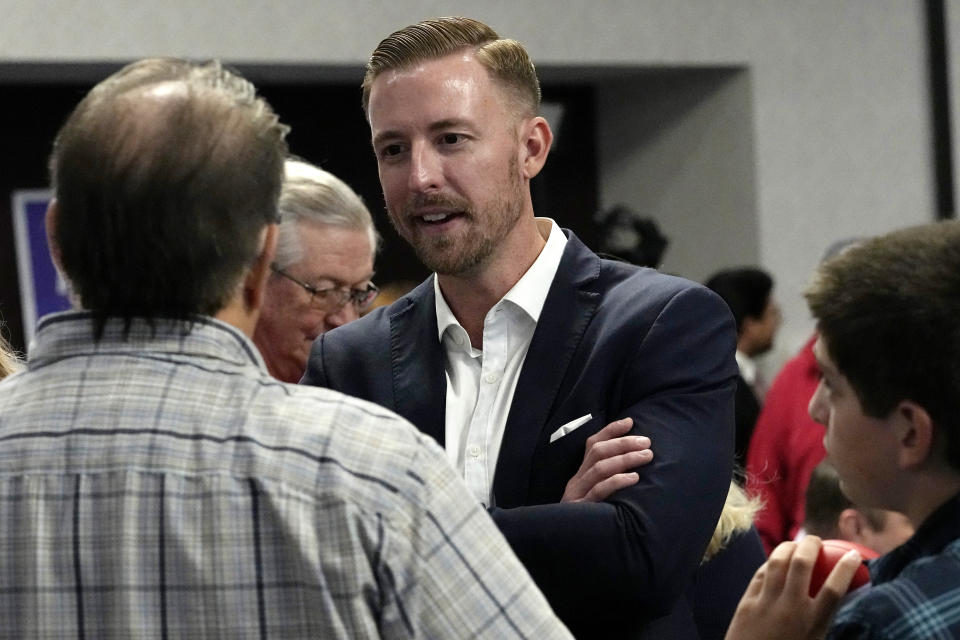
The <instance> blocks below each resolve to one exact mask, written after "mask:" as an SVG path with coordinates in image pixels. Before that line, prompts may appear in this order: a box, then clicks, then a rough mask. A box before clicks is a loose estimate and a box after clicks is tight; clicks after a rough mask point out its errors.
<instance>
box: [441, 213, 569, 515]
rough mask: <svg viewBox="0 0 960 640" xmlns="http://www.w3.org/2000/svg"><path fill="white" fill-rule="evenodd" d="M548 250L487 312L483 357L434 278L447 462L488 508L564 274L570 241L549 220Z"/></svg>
mask: <svg viewBox="0 0 960 640" xmlns="http://www.w3.org/2000/svg"><path fill="white" fill-rule="evenodd" d="M537 227H538V229H539V231H540V234H541V235H542V236H544V238H546V245H544V247H543V250H542V251H541V252H540V255H539V256H537V259H536V260H535V261H534V263H533V264H532V265H531V266H530V268H529V269H528V270H527V272H526V273H525V274H524V275H523V277H522V278H520V280H519V281H518V282H517V283H516V284H515V285H514V286H513V288H512V289H510V291H508V292H507V293H506V295H504V296H503V298H501V299H500V301H499V302H497V304H495V305H494V306H493V307H492V308H491V309H490V311H488V312H487V315H486V317H485V318H484V321H483V349H482V350H480V349H475V348H473V346H472V345H471V344H470V336H469V335H467V331H466V329H464V328H463V326H461V324H460V323H459V322H458V321H457V319H456V317H455V316H454V315H453V312H452V311H451V310H450V307H449V306H448V305H447V302H446V300H444V298H443V294H442V293H441V292H440V285H439V283H438V281H437V278H436V276H434V280H433V287H434V292H435V294H436V307H437V329H438V331H439V336H440V341H441V342H442V343H443V349H444V353H445V355H446V358H445V362H444V368H445V370H446V375H447V397H446V431H445V434H444V438H445V440H446V449H447V456H448V457H449V458H450V461H451V462H452V463H453V465H454V467H456V469H457V470H458V471H459V472H460V474H461V475H462V476H463V479H464V481H465V482H466V484H467V488H469V489H470V491H471V493H473V495H475V496H476V497H477V500H479V501H480V502H481V503H482V504H484V505H485V506H489V505H492V504H493V474H494V471H495V470H496V468H497V457H498V455H499V453H500V443H501V441H502V440H503V432H504V428H505V427H506V424H507V415H508V414H509V412H510V405H511V403H512V401H513V392H514V390H515V389H516V386H517V379H518V378H519V377H520V369H521V368H522V367H523V361H524V359H525V358H526V356H527V349H528V348H529V347H530V340H531V339H532V338H533V332H534V331H535V330H536V328H537V321H538V320H539V319H540V312H541V311H542V310H543V303H544V301H545V300H546V298H547V292H548V291H549V289H550V285H551V283H552V282H553V277H554V275H556V273H557V268H558V267H559V266H560V258H561V256H562V255H563V249H564V246H565V245H566V243H567V237H566V236H565V235H563V232H562V231H561V230H560V227H559V226H557V224H556V223H555V222H554V221H553V220H551V219H549V218H537Z"/></svg>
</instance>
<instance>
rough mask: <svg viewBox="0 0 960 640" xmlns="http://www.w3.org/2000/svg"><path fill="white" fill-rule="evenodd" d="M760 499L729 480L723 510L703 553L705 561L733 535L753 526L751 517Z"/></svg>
mask: <svg viewBox="0 0 960 640" xmlns="http://www.w3.org/2000/svg"><path fill="white" fill-rule="evenodd" d="M760 506H761V503H760V500H759V499H758V498H752V497H750V496H748V495H747V494H746V492H745V491H744V490H743V489H742V488H741V487H740V485H738V484H737V483H736V482H734V481H731V482H730V488H729V489H728V490H727V500H726V502H724V503H723V511H722V512H721V513H720V519H719V520H718V521H717V527H716V528H715V529H714V530H713V537H712V538H710V544H708V545H707V550H706V552H705V553H704V554H703V560H702V562H703V563H705V562H707V561H708V560H710V559H711V558H712V557H713V556H715V555H717V553H719V552H720V551H721V550H722V549H723V548H724V547H726V546H727V544H728V543H729V542H730V540H732V539H733V538H734V536H736V535H738V534H740V533H743V532H744V531H747V530H748V529H749V528H750V527H751V526H753V517H754V515H756V513H757V511H759V510H760Z"/></svg>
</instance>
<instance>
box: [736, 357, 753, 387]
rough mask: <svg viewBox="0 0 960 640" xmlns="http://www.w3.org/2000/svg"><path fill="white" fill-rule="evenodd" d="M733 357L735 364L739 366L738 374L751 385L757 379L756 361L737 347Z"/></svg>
mask: <svg viewBox="0 0 960 640" xmlns="http://www.w3.org/2000/svg"><path fill="white" fill-rule="evenodd" d="M734 357H735V358H736V359H737V366H738V367H739V368H740V375H741V376H742V377H743V379H744V381H745V382H746V383H747V384H749V385H752V384H754V383H756V381H757V363H756V362H754V361H753V359H752V358H751V357H750V356H748V355H747V354H745V353H743V352H742V351H740V350H739V349H737V351H736V353H735V354H734Z"/></svg>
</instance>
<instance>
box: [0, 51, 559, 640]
mask: <svg viewBox="0 0 960 640" xmlns="http://www.w3.org/2000/svg"><path fill="white" fill-rule="evenodd" d="M285 133H286V127H284V126H283V125H281V124H279V122H278V120H277V117H276V116H275V115H274V113H273V112H272V110H271V109H270V107H269V106H268V105H267V104H266V103H265V102H264V101H263V100H262V99H259V98H257V97H256V96H255V94H254V89H253V87H252V86H251V85H250V84H249V83H247V82H246V81H244V80H242V79H241V78H239V77H237V76H236V75H234V74H232V73H230V72H227V71H224V70H223V69H222V68H221V67H220V66H219V65H218V64H216V63H211V64H207V65H194V64H190V63H187V62H183V61H179V60H173V59H151V60H145V61H141V62H139V63H134V64H132V65H129V66H128V67H126V68H124V69H123V70H121V71H120V72H118V73H117V74H115V75H113V76H111V77H110V78H108V79H107V80H105V81H104V82H102V83H100V84H99V85H98V86H97V87H95V88H94V89H93V90H92V91H91V92H90V93H89V94H88V95H87V96H86V98H85V99H84V100H83V101H82V102H81V103H80V105H79V106H78V107H77V108H76V109H75V110H74V112H73V113H72V114H71V116H70V118H69V119H68V120H67V122H66V124H65V125H64V127H63V129H61V131H60V133H59V134H58V137H57V140H56V143H55V148H54V151H53V155H52V158H51V169H52V173H53V178H54V182H55V189H56V201H55V203H54V204H53V205H52V206H51V208H50V211H49V212H48V218H47V228H48V230H49V234H50V239H51V246H52V247H53V251H54V254H55V256H56V259H57V261H58V263H59V265H60V267H61V269H62V270H63V272H64V274H65V276H66V278H67V279H68V280H69V282H70V284H71V286H72V288H73V290H74V293H75V294H76V296H77V298H78V301H79V303H80V306H81V307H82V310H80V311H73V312H67V313H63V314H57V315H54V316H48V317H46V318H45V319H43V320H42V321H41V323H40V326H39V329H38V331H37V335H36V340H35V343H34V345H33V346H32V348H31V353H30V358H29V362H28V364H27V367H26V369H25V370H23V371H21V372H19V373H16V374H14V375H13V376H11V377H10V378H8V379H6V380H5V381H4V382H3V384H2V386H0V637H3V638H42V637H57V638H145V637H150V638H152V637H162V638H166V637H191V638H205V637H218V638H220V637H223V638H244V637H257V638H271V637H273V638H281V637H282V638H300V637H325V638H329V637H339V638H372V637H401V638H407V637H411V638H412V637H427V638H456V637H475V636H481V635H483V636H488V637H496V638H504V637H521V638H547V637H556V638H567V637H569V634H568V633H567V631H566V629H565V628H564V627H563V625H562V624H561V623H560V622H559V621H558V620H557V619H556V617H555V616H554V615H553V613H552V612H551V610H550V608H549V606H548V605H547V603H546V601H545V600H544V598H543V597H542V595H541V594H540V593H539V592H538V591H537V589H536V587H535V586H534V584H533V582H532V581H531V579H530V577H529V576H528V574H527V573H526V571H525V570H524V568H523V567H522V566H521V564H520V563H519V562H518V561H517V559H516V558H515V557H514V555H513V553H512V552H511V550H510V548H509V546H508V545H507V543H506V542H505V541H504V540H503V538H502V537H501V535H500V533H499V532H498V531H497V529H496V527H495V526H494V525H493V523H492V521H491V520H490V519H489V517H488V516H487V515H486V513H485V512H484V511H483V510H482V509H481V508H480V506H479V505H478V504H477V503H476V502H475V501H474V500H473V499H472V498H471V496H470V495H469V493H468V492H467V491H466V489H465V488H464V487H463V486H462V484H461V482H460V481H459V479H458V477H457V474H456V473H455V472H454V471H453V469H452V468H451V467H450V466H449V464H448V463H447V461H446V457H445V454H444V453H443V451H442V450H441V449H440V448H439V447H438V446H436V445H435V444H434V443H433V441H432V440H431V439H430V438H429V437H426V436H421V435H420V434H419V432H418V431H417V430H416V429H415V428H414V427H412V426H411V425H410V424H409V423H407V422H405V421H404V420H402V419H401V418H399V417H397V416H396V415H394V414H392V413H390V412H389V411H387V410H384V409H382V408H380V407H377V406H375V405H373V404H370V403H366V402H362V401H359V400H355V399H352V398H348V397H346V396H343V395H340V394H338V393H335V392H331V391H327V390H322V389H315V388H307V387H298V386H295V385H288V384H284V383H281V382H278V381H276V380H274V379H273V378H271V377H270V376H269V375H268V373H267V371H266V368H265V367H264V364H263V360H262V359H261V357H260V355H259V353H258V352H257V350H256V348H255V347H254V345H253V343H252V342H251V341H250V339H249V338H250V336H251V335H252V333H253V329H254V326H255V324H256V321H257V316H258V313H259V309H260V306H261V303H262V300H263V291H264V286H265V282H266V280H267V277H268V275H269V273H270V263H271V259H272V254H273V250H274V246H275V242H276V224H275V223H276V217H277V196H278V193H279V189H280V180H281V173H282V167H283V160H284V155H285V151H286V146H285V143H284V136H285Z"/></svg>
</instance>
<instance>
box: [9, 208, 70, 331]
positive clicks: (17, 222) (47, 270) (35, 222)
mask: <svg viewBox="0 0 960 640" xmlns="http://www.w3.org/2000/svg"><path fill="white" fill-rule="evenodd" d="M52 198H53V193H52V192H51V191H50V190H49V189H43V190H18V191H14V192H13V233H14V236H15V241H16V246H17V273H18V275H19V276H20V307H21V309H23V334H24V338H25V339H26V342H27V344H29V343H30V341H31V340H32V339H33V332H34V329H35V328H36V326H37V319H39V318H40V317H41V316H44V315H46V314H48V313H53V312H54V311H63V310H65V309H69V308H70V299H69V297H68V293H67V285H66V283H65V282H64V281H63V278H61V277H60V274H59V273H58V272H57V269H56V267H54V266H53V259H52V258H51V257H50V249H49V248H48V247H47V232H46V227H45V224H44V217H45V216H46V212H47V205H48V204H49V203H50V200H51V199H52Z"/></svg>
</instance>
